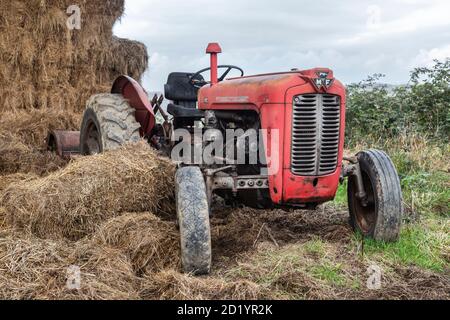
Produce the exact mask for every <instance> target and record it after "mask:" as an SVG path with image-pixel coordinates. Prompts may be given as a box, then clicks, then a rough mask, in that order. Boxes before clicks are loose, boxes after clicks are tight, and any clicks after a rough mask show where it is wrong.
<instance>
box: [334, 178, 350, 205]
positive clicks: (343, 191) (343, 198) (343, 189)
mask: <svg viewBox="0 0 450 320" xmlns="http://www.w3.org/2000/svg"><path fill="white" fill-rule="evenodd" d="M333 203H334V204H335V205H337V206H346V205H347V181H345V182H344V183H343V184H342V185H340V186H339V189H338V191H337V193H336V197H335V198H334V202H333Z"/></svg>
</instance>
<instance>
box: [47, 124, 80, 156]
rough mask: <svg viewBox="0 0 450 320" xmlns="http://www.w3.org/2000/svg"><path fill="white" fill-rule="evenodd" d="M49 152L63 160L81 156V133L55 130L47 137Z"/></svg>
mask: <svg viewBox="0 0 450 320" xmlns="http://www.w3.org/2000/svg"><path fill="white" fill-rule="evenodd" d="M47 150H48V151H50V152H55V153H56V154H57V155H58V156H60V157H62V158H72V157H73V156H77V155H80V132H79V131H63V130H53V131H51V132H50V133H49V135H48V137H47Z"/></svg>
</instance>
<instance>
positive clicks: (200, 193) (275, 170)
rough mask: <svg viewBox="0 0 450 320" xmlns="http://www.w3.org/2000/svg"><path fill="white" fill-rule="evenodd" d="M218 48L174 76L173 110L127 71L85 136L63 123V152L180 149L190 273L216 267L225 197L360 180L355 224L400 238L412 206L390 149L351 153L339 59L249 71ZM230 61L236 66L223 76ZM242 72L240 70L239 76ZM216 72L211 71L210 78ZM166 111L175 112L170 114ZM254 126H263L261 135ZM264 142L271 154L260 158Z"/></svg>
mask: <svg viewBox="0 0 450 320" xmlns="http://www.w3.org/2000/svg"><path fill="white" fill-rule="evenodd" d="M206 52H207V53H208V54H210V55H211V66H210V67H209V68H206V69H203V70H200V71H199V72H196V73H186V72H176V73H172V74H170V75H169V78H168V81H167V84H166V85H165V94H164V96H165V99H167V100H170V101H171V103H170V104H169V105H168V107H167V112H166V110H163V108H162V107H161V104H162V102H163V99H164V97H162V96H161V97H158V96H155V97H154V98H153V99H149V98H148V96H147V94H146V92H145V90H144V89H142V87H141V86H140V85H139V84H138V83H137V82H136V81H134V80H133V79H131V78H129V77H126V76H121V77H119V78H118V79H117V80H116V81H115V83H114V85H113V87H112V91H111V93H110V94H100V95H96V96H93V97H92V98H91V99H90V100H89V101H88V103H87V108H86V111H85V114H84V118H83V122H82V126H81V133H80V134H79V137H78V136H77V133H74V132H71V133H64V132H61V131H58V132H54V133H53V134H52V135H51V140H52V141H53V144H52V148H53V149H54V150H57V151H58V152H59V153H60V154H61V155H70V154H71V153H73V152H75V153H76V152H77V151H79V152H80V153H81V154H82V155H92V154H96V153H101V152H104V151H107V150H111V149H115V148H117V147H119V146H121V145H122V144H124V143H126V142H136V141H139V140H141V139H142V138H144V139H146V140H147V141H148V142H149V143H150V144H151V145H152V146H153V147H155V148H157V149H159V150H161V152H163V153H165V154H167V155H170V156H172V157H173V158H174V157H175V156H174V153H175V154H176V156H179V159H174V160H176V161H177V163H178V166H179V169H178V171H177V173H176V178H175V181H176V186H175V189H176V190H175V191H176V207H177V216H178V223H179V228H180V235H181V253H182V263H183V268H184V271H185V272H188V273H193V274H206V273H209V272H210V269H211V255H212V253H211V235H210V222H209V219H210V215H212V214H214V210H211V203H212V201H214V199H216V197H220V198H223V199H224V200H225V202H226V203H228V204H230V205H236V204H240V205H247V206H251V207H254V208H260V209H270V208H303V209H315V208H316V207H317V205H319V204H322V203H324V202H327V201H331V200H333V199H334V198H335V196H336V192H337V190H338V186H339V184H340V183H343V182H344V179H345V178H348V204H349V211H350V223H351V226H352V227H353V229H354V230H355V231H357V232H360V233H361V234H362V235H364V236H366V237H370V238H373V239H376V240H380V241H395V240H397V239H398V237H399V232H400V226H401V220H402V211H403V207H402V192H401V188H400V182H399V177H398V174H397V172H396V169H395V167H394V165H393V163H392V161H391V159H390V158H389V157H388V155H386V153H384V152H382V151H378V150H368V151H362V152H360V153H358V154H357V155H356V156H355V157H351V158H345V157H344V136H345V135H344V133H345V110H346V90H345V87H344V85H343V84H342V83H341V82H339V81H338V80H337V79H335V78H334V76H333V72H332V71H331V70H330V69H327V68H316V69H311V70H305V71H300V70H297V69H294V70H291V71H288V72H279V73H270V74H261V75H254V76H244V72H243V71H242V69H241V68H239V67H236V66H232V65H221V66H218V63H217V55H218V54H219V53H220V52H221V48H220V46H219V45H218V44H217V43H212V44H209V46H208V48H207V51H206ZM218 70H224V71H223V73H222V75H221V76H218ZM233 70H234V71H238V72H239V76H238V77H235V78H228V79H227V77H228V76H229V74H230V72H231V71H233ZM208 71H209V72H210V74H209V76H210V81H207V80H205V78H204V76H203V75H204V74H205V73H206V72H208ZM158 112H159V113H161V116H162V119H164V120H163V121H159V123H158V121H157V120H156V116H155V115H156V114H157V113H158ZM237 131H239V132H240V134H235V135H231V138H230V139H228V138H227V139H224V138H223V137H224V136H228V135H229V134H230V132H232V133H235V132H237ZM248 132H256V133H257V134H256V135H255V136H254V137H253V139H252V138H251V137H250V134H247V133H248ZM259 133H263V134H259ZM181 137H183V139H181ZM198 137H200V138H198ZM255 137H256V138H255ZM77 139H79V150H74V145H75V144H76V145H78V140H77ZM67 140H68V141H70V143H69V144H68V145H64V141H67ZM75 140H76V141H77V143H74V141H75ZM181 140H183V141H184V142H183V141H181ZM225 140H226V143H223V142H224V141H225ZM186 141H187V142H186ZM211 146H215V148H212V147H211ZM208 148H209V150H211V149H213V150H214V151H213V152H210V154H211V158H212V159H213V160H221V161H210V160H211V159H209V161H205V160H204V159H203V156H204V154H206V152H205V151H206V150H208ZM180 150H181V151H180ZM195 150H200V152H196V151H195ZM257 150H259V151H261V150H262V151H263V152H257V158H255V157H254V156H253V153H255V151H257ZM64 151H65V153H64ZM175 151H176V152H175ZM191 151H192V152H191ZM222 151H223V152H222ZM225 151H235V154H237V153H239V151H242V152H241V154H242V157H240V158H239V159H236V158H230V157H228V153H227V152H225ZM224 152H225V153H227V155H224ZM232 153H233V152H232ZM180 159H181V160H180ZM238 160H239V161H238ZM311 214H314V212H311Z"/></svg>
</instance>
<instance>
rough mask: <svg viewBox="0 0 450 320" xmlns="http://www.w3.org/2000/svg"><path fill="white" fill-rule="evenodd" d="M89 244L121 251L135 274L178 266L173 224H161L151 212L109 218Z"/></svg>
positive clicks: (177, 250) (175, 231)
mask: <svg viewBox="0 0 450 320" xmlns="http://www.w3.org/2000/svg"><path fill="white" fill-rule="evenodd" d="M93 241H94V242H95V243H97V244H98V245H103V246H105V245H106V246H110V247H113V248H116V249H120V250H121V251H122V252H124V253H125V254H126V255H127V256H128V258H129V259H130V261H131V263H132V265H133V269H134V270H135V273H136V274H140V275H141V274H146V273H151V272H154V271H158V270H162V269H165V268H179V267H180V248H179V234H178V231H177V229H176V226H175V223H174V222H166V221H162V220H161V219H160V218H158V217H156V216H155V215H153V214H151V213H129V214H124V215H122V216H119V217H117V218H113V219H111V220H109V221H107V222H106V223H105V224H103V225H102V226H101V227H100V228H99V230H98V231H97V232H96V233H95V235H94V237H93Z"/></svg>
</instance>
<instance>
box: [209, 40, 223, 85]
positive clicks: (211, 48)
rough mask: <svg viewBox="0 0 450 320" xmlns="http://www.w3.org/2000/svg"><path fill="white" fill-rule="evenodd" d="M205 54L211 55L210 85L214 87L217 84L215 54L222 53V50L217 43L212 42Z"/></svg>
mask: <svg viewBox="0 0 450 320" xmlns="http://www.w3.org/2000/svg"><path fill="white" fill-rule="evenodd" d="M206 53H207V54H210V55H211V85H215V84H217V83H218V82H219V80H218V75H217V67H218V62H217V54H219V53H222V48H221V47H220V45H219V44H218V43H216V42H213V43H210V44H209V45H208V48H206Z"/></svg>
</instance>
